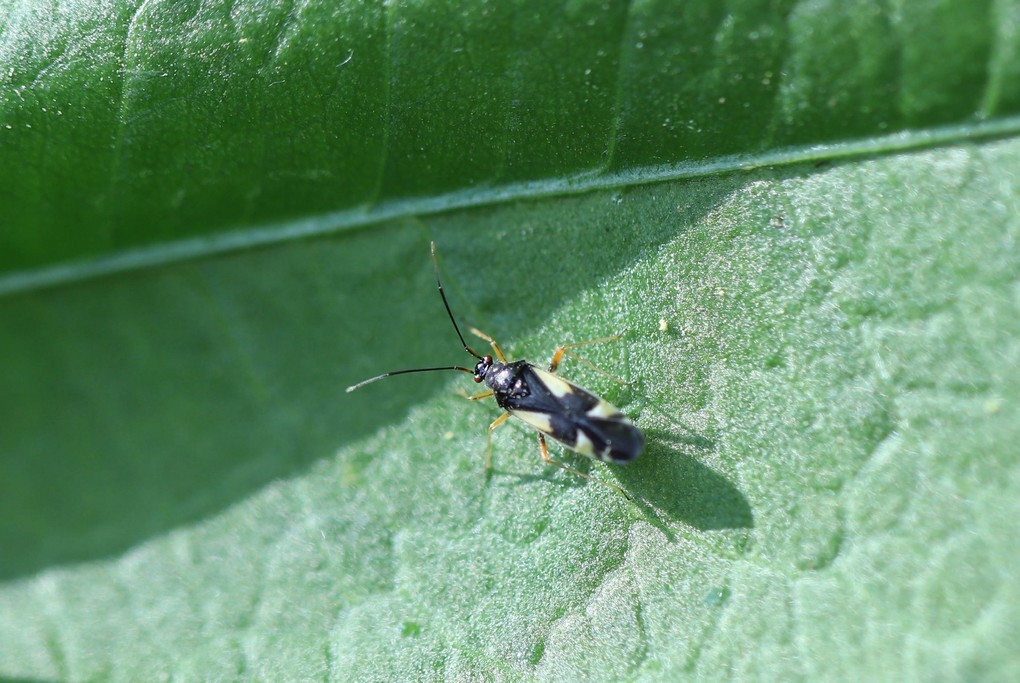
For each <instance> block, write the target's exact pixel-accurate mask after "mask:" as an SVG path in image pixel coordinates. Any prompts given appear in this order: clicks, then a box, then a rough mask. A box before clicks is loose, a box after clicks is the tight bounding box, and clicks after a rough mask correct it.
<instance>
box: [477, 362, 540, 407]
mask: <svg viewBox="0 0 1020 683" xmlns="http://www.w3.org/2000/svg"><path fill="white" fill-rule="evenodd" d="M527 367H528V362H527V361H523V360H519V361H514V362H513V363H503V362H500V361H498V360H493V358H492V356H485V357H484V358H482V359H481V360H480V361H478V363H477V364H476V365H475V381H476V382H484V383H485V386H487V387H488V388H490V389H492V392H493V394H494V395H495V397H496V403H498V404H499V405H500V407H504V406H503V402H504V401H505V400H506V399H509V398H514V399H520V398H524V397H526V396H527V395H528V394H529V393H531V389H530V387H529V386H528V383H527V381H526V380H525V378H524V370H525V368H527Z"/></svg>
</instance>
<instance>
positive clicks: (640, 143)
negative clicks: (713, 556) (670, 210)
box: [0, 0, 1020, 273]
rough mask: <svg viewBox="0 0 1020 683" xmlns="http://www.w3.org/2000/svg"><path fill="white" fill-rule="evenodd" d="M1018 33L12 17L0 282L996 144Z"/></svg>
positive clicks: (148, 15) (597, 10)
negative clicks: (541, 196)
mask: <svg viewBox="0 0 1020 683" xmlns="http://www.w3.org/2000/svg"><path fill="white" fill-rule="evenodd" d="M1018 14H1020V10H1018V7H1017V4H1016V2H1015V0H1003V1H1002V2H987V1H974V2H971V1H955V2H954V1H951V0H934V1H929V0H918V1H914V2H906V3H895V4H892V5H890V4H888V3H846V2H834V1H822V2H800V3H797V2H791V1H789V0H772V1H768V2H764V1H762V0H737V1H734V2H726V3H721V2H718V1H717V0H682V1H681V0H647V1H644V2H631V3H627V2H619V1H615V0H614V1H608V2H606V1H604V0H576V1H574V2H570V3H557V2H545V1H544V0H530V1H528V0H519V1H514V2H481V1H477V2H468V3H442V2H427V1H425V2H422V1H418V2H388V3H383V2H342V3H335V2H293V1H292V0H248V1H246V2H237V3H235V2H221V1H214V2H199V1H198V0H181V1H177V2H148V1H144V0H116V1H113V2H96V1H95V0H67V1H66V2H60V3H52V2H38V1H36V0H2V1H0V36H2V40H0V206H2V207H3V224H2V225H3V229H2V230H0V273H5V272H6V273H10V272H21V271H23V270H26V269H32V268H36V267H40V266H45V265H53V264H57V263H62V262H65V261H69V260H70V261H74V260H81V259H87V258H89V257H95V256H99V255H106V254H109V253H111V252H118V251H119V250H124V249H132V248H141V247H146V246H148V247H154V246H157V245H172V244H173V243H174V242H175V241H177V240H182V239H197V238H202V237H210V236H215V235H223V234H228V233H237V232H241V233H244V231H246V230H249V229H251V228H253V227H259V228H263V229H269V230H273V229H292V230H305V231H312V232H316V231H319V232H321V231H323V230H328V229H331V228H333V227H335V226H336V224H337V223H338V222H342V223H345V224H348V225H350V224H358V223H359V221H364V220H367V218H368V217H370V216H374V215H380V214H382V215H391V214H392V213H394V212H400V210H401V209H400V207H403V206H406V205H407V203H408V202H410V203H411V205H412V206H424V205H428V206H430V207H433V208H434V207H440V208H443V207H449V206H455V205H460V204H464V203H465V202H467V203H485V202H486V198H491V197H498V196H502V195H506V194H511V195H514V196H520V195H522V194H525V195H526V194H528V191H529V190H528V188H534V189H537V190H540V191H541V190H544V191H545V192H549V191H550V187H564V186H577V185H578V184H581V185H583V184H585V183H590V182H594V181H598V180H600V179H601V180H602V182H608V183H610V184H612V183H613V182H614V179H618V178H631V177H633V176H634V175H635V174H637V176H638V177H639V178H640V177H641V175H642V173H643V170H645V169H648V168H651V167H661V171H662V173H663V174H665V175H666V176H668V175H669V174H670V173H671V172H672V171H674V170H682V171H684V172H688V173H690V172H695V173H697V170H698V169H699V168H700V167H702V166H703V165H705V164H708V165H711V164H713V163H718V162H720V160H727V161H726V163H727V164H730V165H733V164H736V163H754V161H755V159H758V158H759V157H760V155H762V154H767V155H769V156H770V157H773V158H774V157H782V155H783V152H784V150H787V151H790V152H791V153H793V154H794V155H795V156H796V152H795V151H796V150H803V149H810V148H811V147H812V146H817V145H819V144H839V143H845V142H848V141H860V140H868V139H869V138H872V137H873V136H876V135H888V134H891V133H898V132H902V133H904V134H907V135H908V137H909V134H910V133H912V132H916V131H918V130H924V129H931V128H936V127H947V126H948V127H957V126H962V127H964V128H968V127H973V126H981V125H984V124H987V123H989V122H993V123H994V122H996V121H1001V120H1003V119H1005V118H1009V117H1015V116H1016V115H1017V114H1020V60H1018V59H1017V55H1018V54H1020V31H1017V30H1016V26H1017V23H1018V21H1020V20H1018V19H1017V16H1018ZM1008 127H1009V128H1010V130H1012V131H1015V130H1016V128H1017V126H1016V123H1015V122H1013V123H1012V124H1010V125H1009V126H1008Z"/></svg>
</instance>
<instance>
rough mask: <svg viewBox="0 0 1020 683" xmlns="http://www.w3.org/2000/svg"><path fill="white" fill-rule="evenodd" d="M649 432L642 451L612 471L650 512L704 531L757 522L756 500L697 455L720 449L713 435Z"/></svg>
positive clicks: (648, 513) (654, 430)
mask: <svg viewBox="0 0 1020 683" xmlns="http://www.w3.org/2000/svg"><path fill="white" fill-rule="evenodd" d="M645 435H646V437H647V444H646V446H645V453H644V455H643V457H642V458H641V459H640V460H638V461H637V462H635V463H633V464H631V465H628V466H626V467H615V468H613V471H614V473H615V474H616V478H617V480H618V481H619V483H620V486H622V487H623V488H624V489H625V490H626V491H628V492H629V493H630V494H631V495H633V496H634V498H635V502H636V503H637V504H638V505H639V507H641V508H642V509H643V511H644V512H645V514H646V515H650V516H652V517H653V518H656V519H660V521H661V517H662V516H665V517H668V518H670V519H672V520H674V521H679V522H683V523H685V524H689V525H690V526H693V527H694V528H695V529H698V530H699V531H712V530H719V529H749V528H751V527H753V526H754V516H753V515H752V513H751V505H750V504H749V503H748V502H747V498H745V497H744V494H742V493H741V492H740V490H739V489H738V488H737V487H736V486H734V485H733V484H732V483H730V481H729V480H727V479H726V477H724V476H722V475H721V474H719V473H718V472H716V471H715V470H713V469H712V468H710V467H708V466H706V465H703V464H702V463H700V462H699V461H698V459H697V456H698V455H699V454H704V453H705V452H707V451H712V450H714V449H715V443H714V442H713V441H712V440H711V439H707V438H705V437H703V436H700V435H697V434H692V435H683V436H678V435H677V434H676V433H674V432H669V431H665V430H658V429H649V430H645ZM642 503H643V504H642ZM650 521H652V520H650ZM653 523H654V522H653ZM656 526H659V525H658V524H657V525H656Z"/></svg>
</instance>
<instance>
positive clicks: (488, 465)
mask: <svg viewBox="0 0 1020 683" xmlns="http://www.w3.org/2000/svg"><path fill="white" fill-rule="evenodd" d="M489 393H492V392H489ZM509 417H510V413H503V414H502V415H500V416H499V417H497V418H496V419H495V420H493V421H492V424H491V425H489V443H488V446H487V447H486V449H485V474H486V476H488V474H489V472H491V471H492V433H493V432H494V431H496V427H498V426H500V425H501V424H503V423H504V422H506V421H507V418H509Z"/></svg>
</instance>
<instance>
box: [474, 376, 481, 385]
mask: <svg viewBox="0 0 1020 683" xmlns="http://www.w3.org/2000/svg"><path fill="white" fill-rule="evenodd" d="M481 383H482V378H481V377H479V376H478V375H475V384H481Z"/></svg>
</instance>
